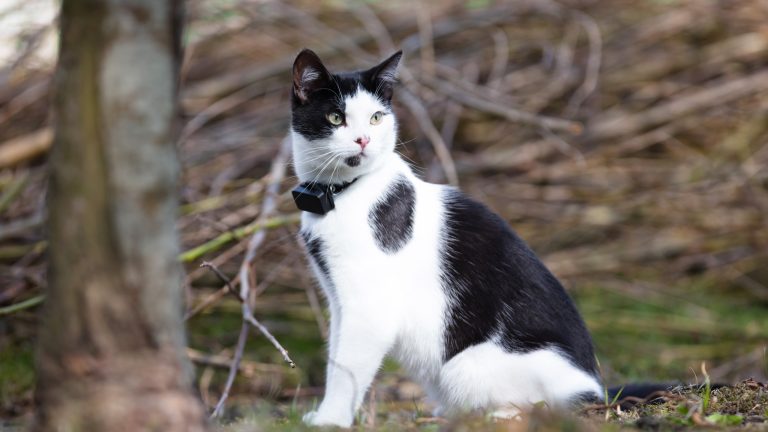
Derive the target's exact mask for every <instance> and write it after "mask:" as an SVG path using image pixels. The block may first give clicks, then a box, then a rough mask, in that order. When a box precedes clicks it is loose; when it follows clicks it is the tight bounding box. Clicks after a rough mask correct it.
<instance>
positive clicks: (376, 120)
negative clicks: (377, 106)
mask: <svg viewBox="0 0 768 432" xmlns="http://www.w3.org/2000/svg"><path fill="white" fill-rule="evenodd" d="M383 118H384V113H383V112H381V111H376V112H375V113H373V115H372V116H371V124H372V125H377V124H379V123H381V119H383Z"/></svg>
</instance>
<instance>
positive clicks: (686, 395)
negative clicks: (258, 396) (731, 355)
mask: <svg viewBox="0 0 768 432" xmlns="http://www.w3.org/2000/svg"><path fill="white" fill-rule="evenodd" d="M302 412H303V411H300V410H298V409H297V407H296V406H295V405H293V404H292V405H290V406H288V405H280V404H278V405H273V404H269V403H265V402H262V403H261V404H257V405H254V406H252V407H251V408H250V409H249V410H248V411H247V412H242V413H241V414H242V416H241V417H239V418H237V419H236V420H234V421H230V422H222V423H220V424H219V425H218V428H219V430H220V431H222V432H239V431H243V432H244V431H252V430H255V429H256V430H263V431H294V430H295V431H304V430H313V429H310V428H307V427H306V426H304V425H303V424H302V423H301V413H302ZM766 422H768V389H766V387H764V386H763V385H761V384H759V383H757V382H755V381H749V380H748V381H744V382H742V383H739V384H738V385H736V386H733V387H727V388H719V389H715V390H712V389H711V388H710V387H709V386H704V387H697V386H693V387H685V388H683V387H681V388H678V389H675V390H674V391H671V392H669V393H668V394H667V396H666V400H665V401H664V402H662V403H648V404H643V405H641V406H638V407H635V408H632V409H628V410H622V409H620V408H618V407H617V405H616V404H615V403H611V404H610V405H608V406H591V407H585V409H584V410H582V411H581V412H578V413H573V412H561V411H554V410H550V409H549V408H547V407H546V406H543V405H542V406H536V407H534V409H533V410H532V411H531V412H530V413H527V414H524V415H521V416H519V417H517V418H515V419H511V420H496V419H493V418H491V417H490V416H488V415H485V414H483V413H475V414H467V415H463V416H459V417H455V418H448V419H436V418H433V417H429V416H424V415H415V414H414V412H407V411H403V410H402V409H401V407H399V406H398V405H391V404H379V405H377V409H376V414H375V418H374V420H373V421H372V420H371V418H370V412H366V413H364V414H363V415H362V416H361V418H360V419H359V421H358V423H357V425H356V426H355V427H353V430H371V429H374V430H380V431H399V430H405V431H433V430H450V431H475V430H483V431H500V430H504V431H523V430H525V431H531V430H536V431H554V430H559V431H617V430H637V429H650V430H687V429H690V430H699V429H701V428H707V429H708V430H743V429H746V430H768V423H766Z"/></svg>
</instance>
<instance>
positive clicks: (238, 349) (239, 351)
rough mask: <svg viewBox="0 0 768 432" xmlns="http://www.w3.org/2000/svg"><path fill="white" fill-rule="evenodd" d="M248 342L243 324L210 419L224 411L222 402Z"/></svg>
mask: <svg viewBox="0 0 768 432" xmlns="http://www.w3.org/2000/svg"><path fill="white" fill-rule="evenodd" d="M247 340H248V324H247V323H245V322H243V324H242V326H240V335H239V336H238V337H237V345H236V346H235V356H234V357H233V358H232V363H231V364H230V366H229V373H228V374H227V382H226V383H225V384H224V391H222V392H221V397H219V401H218V402H217V403H216V407H215V408H214V409H213V412H212V413H211V418H216V417H218V416H219V415H220V414H221V411H222V409H224V402H226V401H227V398H228V397H229V391H230V390H231V389H232V385H233V384H234V383H235V377H236V376H237V371H238V370H239V369H240V361H242V359H243V351H245V342H246V341H247Z"/></svg>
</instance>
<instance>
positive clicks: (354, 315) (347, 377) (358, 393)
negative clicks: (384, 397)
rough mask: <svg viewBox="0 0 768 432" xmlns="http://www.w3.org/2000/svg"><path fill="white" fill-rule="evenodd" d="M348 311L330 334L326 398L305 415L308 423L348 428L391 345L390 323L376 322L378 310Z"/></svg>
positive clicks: (379, 320)
mask: <svg viewBox="0 0 768 432" xmlns="http://www.w3.org/2000/svg"><path fill="white" fill-rule="evenodd" d="M350 309H353V310H352V311H350V312H345V313H344V314H343V315H342V316H341V317H339V318H340V319H339V324H338V326H337V327H336V330H337V331H336V333H337V334H333V333H334V332H333V331H332V333H331V338H332V339H334V338H335V340H334V342H335V343H334V344H333V345H335V346H334V349H333V350H331V351H330V353H329V354H330V355H329V358H328V376H327V377H326V380H327V382H326V387H325V397H324V398H323V401H322V403H321V404H320V407H319V408H318V409H317V411H313V412H310V413H308V414H307V415H305V416H304V421H305V422H306V423H307V424H310V425H315V426H326V425H333V426H341V427H349V426H351V425H352V422H353V421H354V417H355V413H356V412H357V410H358V408H359V407H360V405H361V404H362V402H363V398H364V397H365V394H366V392H367V391H368V387H369V386H370V385H371V382H373V378H374V377H375V375H376V371H377V370H378V369H379V366H381V362H382V360H383V359H384V356H385V355H386V354H387V352H388V351H389V350H390V348H391V346H392V344H393V342H394V338H395V329H394V328H392V322H391V320H390V322H387V320H385V319H377V317H376V316H377V315H382V314H381V313H380V311H378V313H377V312H372V311H370V309H369V308H350ZM334 351H335V354H334Z"/></svg>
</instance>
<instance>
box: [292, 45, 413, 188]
mask: <svg viewBox="0 0 768 432" xmlns="http://www.w3.org/2000/svg"><path fill="white" fill-rule="evenodd" d="M401 56H402V52H397V53H395V54H394V55H392V56H391V57H389V58H388V59H386V60H384V61H383V62H382V63H381V64H378V65H376V66H374V67H372V68H370V69H367V70H363V71H357V72H346V73H339V74H332V73H330V72H329V71H328V69H326V67H325V65H323V62H322V61H321V60H320V58H319V57H318V56H317V54H315V53H314V52H312V51H310V50H308V49H305V50H303V51H302V52H300V53H299V55H298V56H297V57H296V60H295V61H294V63H293V94H292V97H291V100H292V103H291V107H292V113H291V114H292V116H291V131H292V138H293V159H294V166H295V168H296V173H297V175H298V176H299V179H300V180H301V181H305V182H307V181H315V182H320V183H341V182H344V181H350V180H352V179H353V178H356V177H359V176H361V175H364V174H366V173H368V172H371V171H372V170H375V169H376V168H377V167H379V166H381V165H382V164H383V163H384V162H385V161H386V160H387V159H388V158H389V157H391V155H392V154H393V152H394V149H395V141H396V138H397V121H396V119H395V116H394V114H393V112H392V105H391V101H392V92H393V87H394V84H395V72H396V70H397V65H398V63H399V62H400V57H401Z"/></svg>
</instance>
